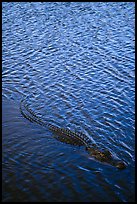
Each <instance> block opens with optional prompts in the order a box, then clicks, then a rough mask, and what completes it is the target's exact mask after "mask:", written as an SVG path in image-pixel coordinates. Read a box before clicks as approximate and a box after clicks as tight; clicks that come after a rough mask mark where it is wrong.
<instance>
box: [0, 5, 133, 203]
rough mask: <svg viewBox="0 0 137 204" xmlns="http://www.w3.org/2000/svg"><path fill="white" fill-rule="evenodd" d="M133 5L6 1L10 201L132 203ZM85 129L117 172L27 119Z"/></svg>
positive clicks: (6, 180)
mask: <svg viewBox="0 0 137 204" xmlns="http://www.w3.org/2000/svg"><path fill="white" fill-rule="evenodd" d="M134 6H135V4H134V3H130V2H127V3H126V2H123V3H121V2H117V3H115V2H113V3H111V2H109V3H106V2H105V3H99V2H83V3H82V2H76V3H75V2H71V3H70V2H66V3H61V2H60V3H57V2H55V3H51V2H50V3H40V2H39V3H29V2H28V3H23V2H20V3H17V2H16V3H11V2H10V3H3V4H2V7H3V8H2V11H3V12H2V49H3V53H2V58H3V66H2V80H3V82H2V94H3V103H2V109H3V114H2V116H3V120H2V122H3V126H2V129H3V169H2V170H3V174H2V178H3V202H7V201H28V202H31V201H34V202H36V201H40V202H42V201H47V202H48V201H53V202H59V201H62V202H68V201H71V202H72V201H79V202H82V201H83V202H84V201H85V202H86V201H87V202H100V201H103V202H114V201H122V202H129V201H134V199H135V198H134V196H135V194H134V173H135V171H134V162H135V156H134V147H135V145H134V143H135V136H134V133H135V126H134V81H135V78H134V70H135V66H134V35H135V34H134V20H135V17H134ZM25 96H28V101H27V103H28V105H29V106H30V107H31V109H32V110H33V111H35V112H36V113H37V114H38V115H40V116H41V117H43V120H48V121H50V122H52V123H53V124H54V125H58V126H60V127H65V128H66V127H68V128H70V129H71V130H77V131H82V132H83V133H85V134H87V135H88V136H89V137H91V139H92V140H93V142H95V143H97V144H98V145H99V146H100V147H101V148H102V147H106V148H107V149H109V150H110V151H111V152H112V153H114V154H115V155H117V156H118V157H119V158H120V159H122V160H124V161H125V162H126V164H127V168H126V169H124V170H118V169H116V168H115V167H113V166H110V165H105V164H103V163H100V162H98V161H95V160H92V159H91V158H90V157H89V155H88V153H87V152H86V151H85V149H84V148H83V147H75V146H71V145H68V144H64V143H61V142H59V141H57V140H56V139H55V138H53V133H51V132H50V131H49V130H48V129H46V128H43V127H41V126H39V125H37V124H35V123H31V122H30V121H28V120H26V119H25V118H23V116H22V115H21V113H20V109H19V106H20V100H21V99H22V98H24V97H25Z"/></svg>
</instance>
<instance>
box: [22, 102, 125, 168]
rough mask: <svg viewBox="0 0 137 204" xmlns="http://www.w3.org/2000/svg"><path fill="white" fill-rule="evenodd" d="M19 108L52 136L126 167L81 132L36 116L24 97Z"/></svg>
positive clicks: (100, 159) (92, 155)
mask: <svg viewBox="0 0 137 204" xmlns="http://www.w3.org/2000/svg"><path fill="white" fill-rule="evenodd" d="M20 110H21V113H22V115H23V116H24V117H25V118H26V119H28V120H29V121H31V122H36V123H37V124H39V125H42V126H44V127H48V128H49V129H50V130H51V131H52V132H54V133H55V135H54V137H55V138H56V139H57V140H59V141H61V142H64V143H67V144H71V145H77V146H85V148H86V150H87V151H88V153H89V155H90V156H91V157H93V158H94V159H96V160H98V161H100V162H104V163H107V164H110V165H113V166H115V167H117V168H118V169H124V168H125V167H126V165H125V163H124V162H123V161H121V160H119V159H118V158H117V157H115V156H114V155H112V153H111V152H110V151H109V150H106V149H105V150H100V149H99V148H98V147H97V145H96V144H93V142H92V140H91V139H90V138H89V137H88V136H87V135H85V134H83V133H81V132H72V131H71V130H69V129H65V128H59V127H57V126H55V125H52V124H51V123H46V122H44V121H43V120H42V118H40V117H38V116H37V115H36V114H35V113H34V111H32V110H31V109H30V108H29V107H28V105H27V103H26V101H25V100H24V99H23V100H21V103H20Z"/></svg>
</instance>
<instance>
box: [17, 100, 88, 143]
mask: <svg viewBox="0 0 137 204" xmlns="http://www.w3.org/2000/svg"><path fill="white" fill-rule="evenodd" d="M20 110H21V113H22V115H23V116H24V117H25V118H26V119H28V120H29V121H31V122H36V123H37V124H39V125H42V126H44V127H48V128H49V129H50V130H51V131H52V132H54V133H55V134H54V137H55V138H56V139H57V140H59V141H61V142H64V143H67V144H71V145H78V146H86V147H88V146H89V145H91V139H90V138H89V137H88V136H87V135H85V134H83V133H81V132H72V131H71V130H69V129H65V128H60V127H58V126H55V125H52V124H51V123H47V122H45V121H43V119H42V118H41V117H38V116H37V115H36V114H35V113H34V111H32V110H31V109H30V108H29V107H28V105H27V103H26V101H25V100H22V101H21V104H20Z"/></svg>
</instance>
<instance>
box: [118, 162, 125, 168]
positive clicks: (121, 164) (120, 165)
mask: <svg viewBox="0 0 137 204" xmlns="http://www.w3.org/2000/svg"><path fill="white" fill-rule="evenodd" d="M116 167H117V168H118V169H125V168H126V164H125V163H124V162H122V161H120V162H118V163H117V164H116Z"/></svg>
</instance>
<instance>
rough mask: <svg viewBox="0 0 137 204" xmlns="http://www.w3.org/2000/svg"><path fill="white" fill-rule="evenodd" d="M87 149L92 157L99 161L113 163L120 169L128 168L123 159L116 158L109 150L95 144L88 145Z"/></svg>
mask: <svg viewBox="0 0 137 204" xmlns="http://www.w3.org/2000/svg"><path fill="white" fill-rule="evenodd" d="M86 150H87V151H88V153H89V155H90V156H91V157H94V158H95V159H96V160H98V161H101V162H104V163H108V164H111V165H112V166H115V167H117V168H118V169H125V168H126V164H125V163H124V162H123V161H121V160H119V159H118V158H116V157H115V156H114V155H112V153H111V152H110V151H109V150H102V151H100V150H98V149H97V148H95V147H93V146H92V147H91V146H89V147H86Z"/></svg>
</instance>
